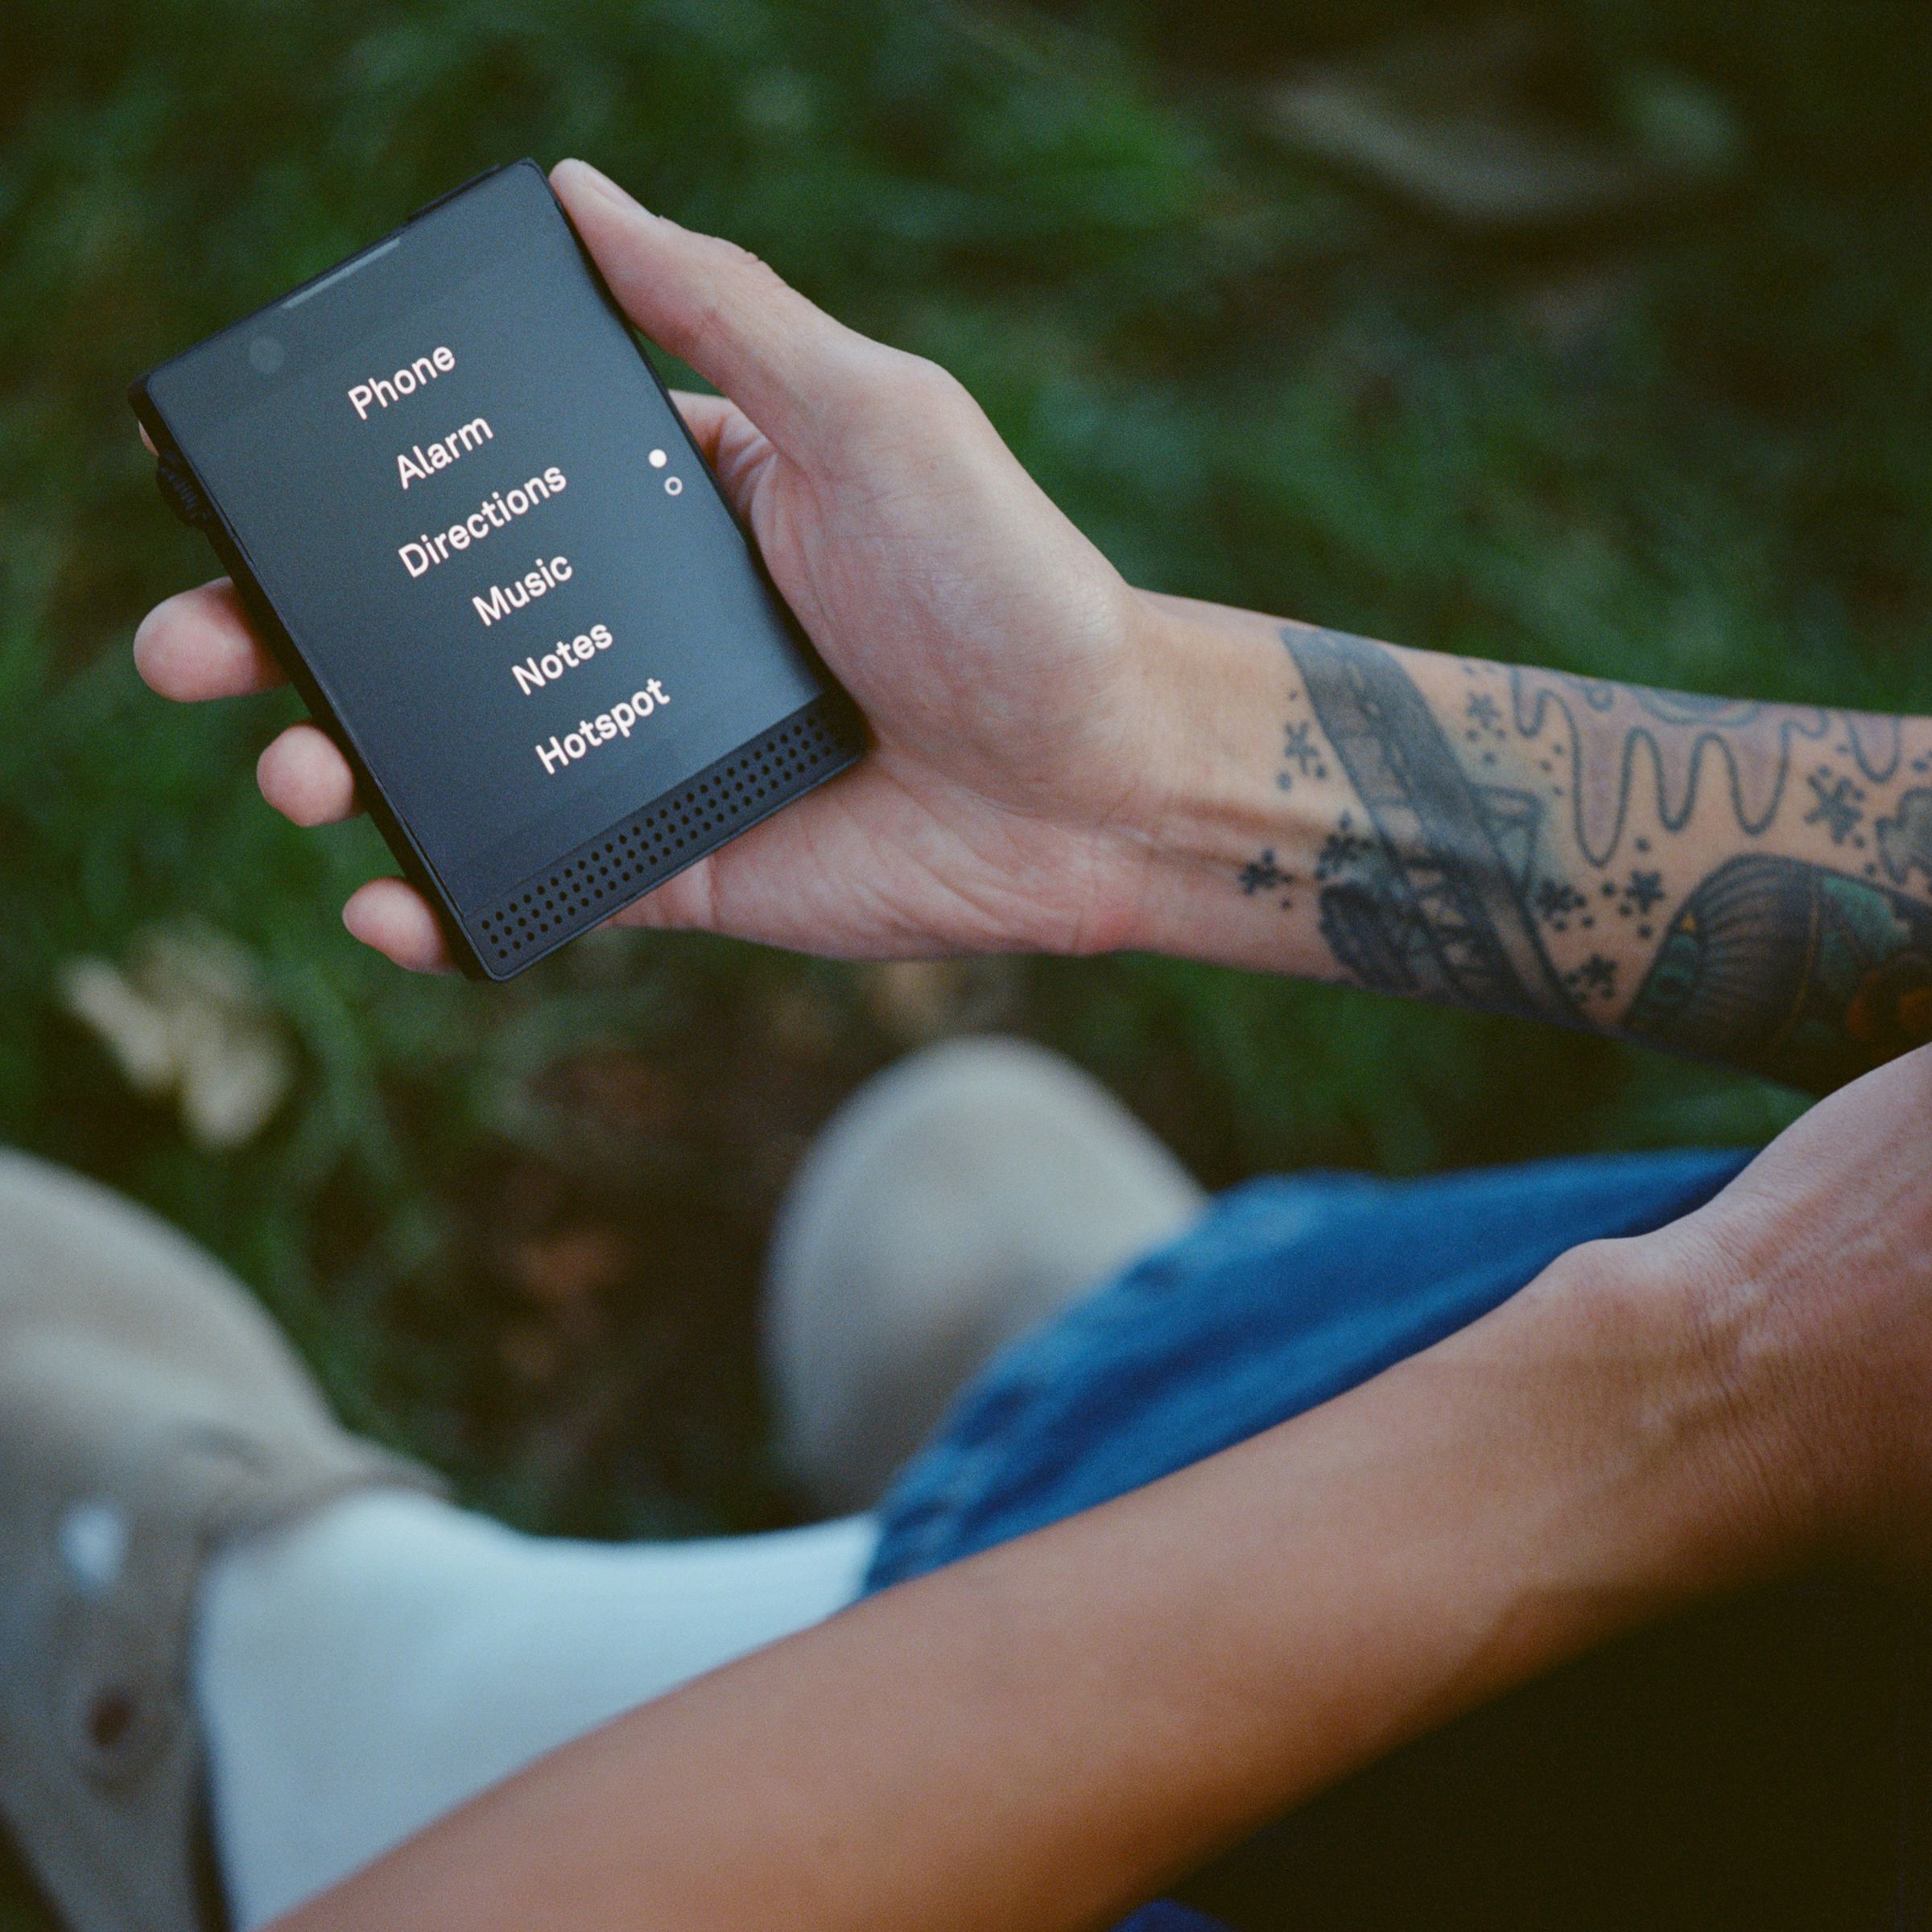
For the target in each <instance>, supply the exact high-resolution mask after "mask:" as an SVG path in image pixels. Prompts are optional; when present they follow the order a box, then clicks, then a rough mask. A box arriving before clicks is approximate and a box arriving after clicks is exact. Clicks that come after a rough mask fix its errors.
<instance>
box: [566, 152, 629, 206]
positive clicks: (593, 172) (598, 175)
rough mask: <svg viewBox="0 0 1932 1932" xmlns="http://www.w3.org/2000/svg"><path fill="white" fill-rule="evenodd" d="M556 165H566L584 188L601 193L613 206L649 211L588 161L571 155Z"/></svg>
mask: <svg viewBox="0 0 1932 1932" xmlns="http://www.w3.org/2000/svg"><path fill="white" fill-rule="evenodd" d="M558 166H559V168H565V167H568V168H569V169H571V170H572V171H573V172H574V173H575V174H576V175H580V176H581V177H582V180H583V183H584V186H585V187H586V188H589V189H591V190H592V192H594V193H597V194H599V195H601V196H603V197H604V199H605V200H606V201H608V202H609V203H610V204H612V205H613V207H616V208H624V209H625V210H627V211H629V212H630V213H634V214H639V215H647V214H649V213H650V209H649V208H646V206H645V205H644V204H643V203H642V201H640V200H638V198H637V196H635V195H628V194H626V193H625V192H624V190H623V189H622V188H619V187H618V186H617V183H616V182H614V181H613V180H611V178H610V176H609V175H607V174H605V172H604V171H603V170H602V169H601V168H599V167H592V166H591V164H590V163H588V161H580V160H578V159H576V157H575V156H574V155H573V156H572V158H571V159H569V160H568V161H563V162H559V163H558Z"/></svg>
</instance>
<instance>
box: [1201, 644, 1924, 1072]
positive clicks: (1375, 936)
mask: <svg viewBox="0 0 1932 1932" xmlns="http://www.w3.org/2000/svg"><path fill="white" fill-rule="evenodd" d="M1282 638H1283V641H1284V642H1285V643H1286V646H1287V648H1288V652H1289V655H1290V659H1291V661H1292V664H1293V667H1294V672H1295V674H1296V675H1295V676H1294V680H1293V683H1292V687H1291V690H1290V696H1289V705H1288V715H1287V716H1286V721H1285V727H1284V729H1285V738H1284V751H1283V757H1282V769H1281V770H1280V771H1279V772H1278V774H1277V775H1276V780H1275V782H1276V785H1277V786H1278V789H1279V790H1281V791H1296V790H1297V789H1298V788H1300V790H1301V791H1302V795H1303V801H1304V803H1306V798H1307V793H1308V792H1309V791H1311V789H1312V790H1313V791H1315V792H1316V793H1318V794H1319V795H1320V796H1321V797H1322V798H1323V799H1325V800H1331V801H1332V805H1333V811H1332V816H1331V819H1330V820H1329V829H1328V831H1327V835H1326V838H1325V842H1323V844H1322V845H1321V848H1320V850H1319V857H1317V858H1316V860H1315V865H1314V869H1313V877H1312V880H1311V885H1312V886H1313V887H1314V890H1315V901H1316V904H1315V916H1316V919H1318V921H1319V928H1320V933H1321V937H1322V939H1323V942H1324V943H1326V946H1327V949H1328V951H1329V952H1330V953H1331V955H1332V956H1333V958H1334V960H1335V965H1336V967H1337V968H1338V969H1339V971H1340V972H1341V974H1342V975H1343V976H1345V977H1347V978H1348V979H1351V980H1355V981H1356V982H1357V983H1359V984H1360V985H1365V986H1370V987H1373V988H1376V989H1379V990H1381V991H1384V992H1389V993H1406V994H1409V995H1412V996H1415V997H1424V998H1435V999H1440V1000H1447V1001H1454V1002H1456V1003H1458V1004H1461V1005H1471V1006H1476V1007H1480V1008H1484V1009H1488V1010H1491V1011H1496V1012H1503V1013H1521V1014H1525V1015H1530V1016H1534V1017H1536V1018H1544V1019H1550V1020H1554V1021H1558V1022H1565V1023H1568V1024H1571V1025H1581V1026H1593V1027H1596V1028H1599V1029H1601V1030H1605V1031H1609V1032H1616V1033H1620V1034H1626V1035H1629V1036H1631V1037H1633V1038H1641V1039H1645V1040H1649V1041H1652V1042H1655V1043H1657V1044H1658V1045H1660V1046H1664V1047H1670V1048H1673V1049H1675V1050H1677V1051H1682V1052H1685V1053H1690V1054H1695V1055H1699V1056H1702V1057H1707V1058H1711V1059H1719V1060H1724V1061H1727V1062H1729V1063H1732V1064H1736V1065H1740V1066H1746V1067H1753V1068H1757V1069H1758V1070H1760V1071H1765V1072H1769V1073H1771V1074H1773V1075H1776V1076H1777V1077H1779V1078H1781V1079H1784V1080H1790V1081H1792V1082H1794V1083H1796V1084H1802V1085H1806V1086H1810V1087H1824V1086H1830V1085H1833V1084H1837V1083H1838V1082H1839V1081H1841V1080H1846V1079H1848V1078H1851V1077H1852V1076H1853V1075H1856V1074H1857V1073H1859V1072H1860V1071H1864V1069H1865V1068H1866V1067H1870V1066H1872V1065H1875V1064H1876V1063H1878V1062H1879V1061H1880V1060H1883V1059H1887V1058H1889V1056H1891V1055H1893V1054H1896V1053H1898V1052H1901V1051H1904V1050H1905V1048H1906V1047H1910V1046H1913V1045H1916V1044H1918V1043H1919V1042H1922V1041H1925V1040H1927V1039H1932V728H1927V727H1924V726H1915V727H1913V729H1912V730H1908V729H1906V728H1905V727H1904V726H1903V725H1901V722H1900V721H1899V720H1895V719H1883V718H1874V717H1868V716H1860V715H1858V714H1856V713H1847V712H1831V711H1823V710H1805V709H1799V708H1793V707H1785V706H1777V705H1760V704H1732V703H1728V702H1725V701H1722V700H1711V699H1703V698H1694V697H1686V696H1678V695H1676V694H1674V693H1670V692H1662V691H1645V690H1638V689H1633V688H1631V687H1622V686H1616V685H1612V684H1604V683H1591V682H1588V681H1587V680H1583V679H1575V678H1569V677H1564V676H1562V675H1557V674H1554V673H1548V672H1540V671H1521V670H1517V671H1505V670H1503V669H1501V668H1500V667H1495V666H1492V665H1484V664H1478V663H1472V662H1468V661H1451V660H1443V659H1430V658H1422V657H1419V656H1417V655H1414V654H1410V653H1406V652H1397V651H1395V650H1391V649H1389V648H1388V647H1387V646H1382V645H1380V644H1376V643H1373V642H1369V641H1368V640H1367V639H1364V638H1352V637H1348V636H1346V635H1344V634H1340V633H1337V632H1332V631H1322V630H1302V629H1298V628H1290V629H1287V630H1284V631H1283V632H1282ZM1914 731H1916V732H1917V733H1918V736H1917V737H1914V736H1913V732H1914ZM1239 882H1240V885H1241V890H1243V891H1244V892H1245V893H1246V894H1249V895H1250V896H1251V897H1252V896H1254V895H1256V894H1261V893H1278V894H1280V896H1281V898H1282V905H1283V906H1284V907H1291V906H1294V904H1295V903H1296V901H1295V898H1294V895H1292V894H1289V893H1288V892H1287V890H1286V888H1287V887H1288V886H1290V885H1291V884H1293V883H1294V879H1293V877H1292V874H1291V872H1290V869H1289V867H1288V865H1287V864H1286V860H1285V858H1284V857H1282V856H1281V855H1279V854H1278V852H1277V850H1276V848H1274V847H1273V846H1270V847H1269V848H1267V849H1265V851H1263V852H1261V853H1260V855H1259V856H1258V857H1255V858H1253V859H1252V860H1251V861H1249V863H1248V865H1246V866H1245V869H1243V870H1242V871H1241V874H1240V881H1239Z"/></svg>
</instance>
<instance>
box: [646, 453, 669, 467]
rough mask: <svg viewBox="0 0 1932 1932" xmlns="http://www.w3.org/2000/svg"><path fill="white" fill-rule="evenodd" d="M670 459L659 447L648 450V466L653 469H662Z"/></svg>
mask: <svg viewBox="0 0 1932 1932" xmlns="http://www.w3.org/2000/svg"><path fill="white" fill-rule="evenodd" d="M670 460H671V458H670V457H669V456H666V455H665V453H664V452H663V450H661V449H654V450H653V451H652V452H650V466H651V468H652V469H663V467H664V465H665V464H667V463H668V462H669V461H670Z"/></svg>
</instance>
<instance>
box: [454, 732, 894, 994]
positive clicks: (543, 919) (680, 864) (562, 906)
mask: <svg viewBox="0 0 1932 1932" xmlns="http://www.w3.org/2000/svg"><path fill="white" fill-rule="evenodd" d="M861 743H862V740H861V737H860V733H859V730H858V727H857V722H856V720H851V719H850V718H849V716H848V712H846V709H845V708H844V706H843V705H842V704H839V703H838V701H837V700H836V699H824V698H821V699H819V700H818V701H817V702H816V703H815V704H811V705H810V706H808V707H807V708H806V709H805V710H803V711H801V712H795V713H794V714H793V716H791V717H790V718H788V719H786V720H785V722H784V723H783V724H782V725H776V726H774V728H773V729H771V730H770V731H768V732H767V733H766V734H765V736H764V737H762V738H756V739H753V741H752V742H751V743H750V744H749V745H745V746H743V747H742V748H741V749H739V750H738V751H736V752H734V753H733V754H732V756H731V757H729V758H724V759H720V761H719V762H718V763H716V765H713V766H711V767H710V768H709V769H708V770H704V771H702V772H700V773H699V774H698V775H697V776H696V778H692V779H691V780H690V781H689V782H687V783H686V784H683V785H681V786H679V787H678V788H677V790H676V791H671V792H667V793H666V794H665V795H663V797H662V798H658V799H652V800H651V802H650V806H649V807H647V808H646V810H645V811H641V812H639V813H638V814H637V815H635V816H634V817H632V818H630V819H625V822H624V823H623V824H621V825H613V826H612V827H610V828H609V829H608V830H606V831H604V832H599V833H598V834H597V836H596V837H595V838H594V839H592V840H589V841H588V843H586V844H584V845H582V846H580V848H578V849H577V850H576V851H575V852H572V853H571V854H570V855H569V856H568V857H567V858H566V859H565V860H564V861H563V863H562V864H560V865H558V866H557V867H556V869H555V870H554V871H552V872H550V873H547V874H545V875H544V876H543V877H539V878H535V879H526V880H525V881H523V882H522V885H521V886H518V888H517V889H516V890H514V892H511V893H507V894H505V895H504V897H503V898H502V899H500V900H499V901H498V902H497V903H496V904H495V905H494V906H491V907H490V909H489V911H488V912H486V913H485V914H483V915H482V916H481V918H479V919H477V922H476V924H475V927H474V928H473V931H472V934H471V937H472V938H473V940H474V941H475V943H476V947H477V952H480V953H481V955H482V956H483V958H484V960H485V961H486V962H487V963H488V964H489V965H491V966H492V967H493V968H498V969H508V970H509V971H510V972H516V971H518V970H519V969H520V968H522V967H525V966H527V965H530V964H534V963H535V961H536V960H539V959H540V958H541V957H542V956H543V955H544V954H545V953H547V952H551V950H553V949H554V948H555V947H558V946H560V945H562V944H563V943H564V941H565V940H566V939H571V938H572V937H574V936H575V935H576V934H578V933H580V932H582V931H584V930H585V928H586V927H591V926H595V925H597V924H599V923H601V922H602V921H603V920H605V919H609V917H610V915H611V914H612V913H613V912H615V911H617V910H618V909H619V908H620V907H621V906H624V905H626V904H628V903H629V902H630V901H631V900H633V899H635V898H642V895H643V894H646V893H647V892H649V891H650V890H651V888H652V887H653V886H661V885H662V884H663V882H664V881H665V880H667V878H669V877H671V874H672V873H675V872H679V871H682V870H683V868H684V867H685V866H687V865H690V864H691V862H692V861H694V860H696V859H700V858H702V857H704V854H705V853H706V852H709V851H711V850H712V849H713V848H715V847H716V846H719V845H721V844H724V843H725V840H727V839H729V838H730V837H731V836H733V834H734V833H736V832H742V831H744V830H745V829H746V828H749V826H751V825H753V824H756V823H757V821H758V819H762V818H764V817H766V816H767V815H769V814H770V813H771V812H774V811H777V810H778V807H780V806H781V805H783V804H786V803H788V802H789V801H790V800H791V799H795V798H797V797H799V795H801V794H803V793H804V792H807V791H811V788H812V786H815V785H817V784H819V783H821V782H823V781H824V780H825V779H827V778H830V777H831V776H832V774H833V773H834V772H836V771H839V770H843V769H844V766H847V765H849V764H850V763H851V762H852V760H853V759H854V758H857V755H858V753H859V750H860V748H861Z"/></svg>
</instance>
